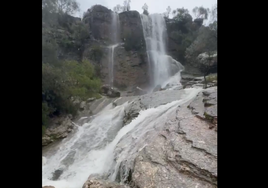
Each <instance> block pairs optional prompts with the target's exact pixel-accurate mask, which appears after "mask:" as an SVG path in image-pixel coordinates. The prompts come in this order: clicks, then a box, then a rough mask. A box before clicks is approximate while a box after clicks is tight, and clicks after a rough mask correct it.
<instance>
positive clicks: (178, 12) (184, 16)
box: [172, 7, 193, 22]
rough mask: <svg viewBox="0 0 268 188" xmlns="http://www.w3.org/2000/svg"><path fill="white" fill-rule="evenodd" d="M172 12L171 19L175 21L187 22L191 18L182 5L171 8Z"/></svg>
mask: <svg viewBox="0 0 268 188" xmlns="http://www.w3.org/2000/svg"><path fill="white" fill-rule="evenodd" d="M172 14H173V15H174V17H173V19H174V20H176V21H182V22H189V21H192V19H193V18H192V16H191V15H190V14H189V11H188V9H184V8H183V7H182V8H177V9H175V10H173V12H172Z"/></svg>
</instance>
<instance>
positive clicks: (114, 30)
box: [108, 12, 120, 86]
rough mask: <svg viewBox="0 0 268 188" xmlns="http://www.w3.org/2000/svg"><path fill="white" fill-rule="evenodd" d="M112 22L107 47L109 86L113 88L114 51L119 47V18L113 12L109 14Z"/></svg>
mask: <svg viewBox="0 0 268 188" xmlns="http://www.w3.org/2000/svg"><path fill="white" fill-rule="evenodd" d="M111 17H112V22H111V35H110V39H111V43H112V45H110V46H108V49H109V62H108V63H109V65H108V68H109V84H110V85H111V86H113V83H114V50H115V48H116V47H117V46H118V45H119V44H118V43H119V28H120V22H119V16H118V14H117V13H115V12H111Z"/></svg>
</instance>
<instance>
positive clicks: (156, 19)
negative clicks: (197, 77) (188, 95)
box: [141, 14, 183, 89]
mask: <svg viewBox="0 0 268 188" xmlns="http://www.w3.org/2000/svg"><path fill="white" fill-rule="evenodd" d="M141 22H142V27H143V34H144V39H145V42H146V49H147V56H148V62H149V74H150V84H151V87H152V89H153V88H154V87H156V86H157V85H160V86H162V85H163V83H164V82H166V81H167V80H168V79H169V78H170V77H171V76H172V75H174V74H175V73H177V72H179V71H182V70H183V66H182V65H181V64H180V63H179V62H178V61H176V60H175V59H173V58H172V57H171V56H168V55H167V53H166V41H167V31H166V30H167V29H166V23H165V20H164V18H163V16H162V15H161V14H151V15H149V16H147V15H144V14H141Z"/></svg>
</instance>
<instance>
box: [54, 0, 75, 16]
mask: <svg viewBox="0 0 268 188" xmlns="http://www.w3.org/2000/svg"><path fill="white" fill-rule="evenodd" d="M56 4H57V9H58V12H59V13H65V14H73V13H75V12H77V11H79V4H78V3H77V2H76V0H57V1H56Z"/></svg>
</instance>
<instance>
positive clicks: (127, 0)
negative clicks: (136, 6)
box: [123, 0, 131, 11]
mask: <svg viewBox="0 0 268 188" xmlns="http://www.w3.org/2000/svg"><path fill="white" fill-rule="evenodd" d="M130 2H131V0H125V1H124V6H123V11H129V10H130Z"/></svg>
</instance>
